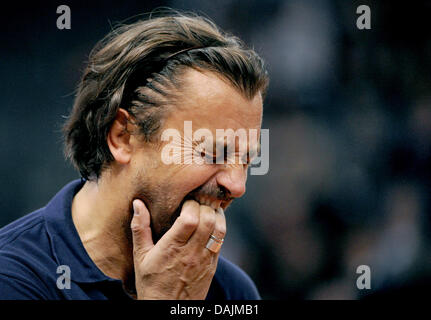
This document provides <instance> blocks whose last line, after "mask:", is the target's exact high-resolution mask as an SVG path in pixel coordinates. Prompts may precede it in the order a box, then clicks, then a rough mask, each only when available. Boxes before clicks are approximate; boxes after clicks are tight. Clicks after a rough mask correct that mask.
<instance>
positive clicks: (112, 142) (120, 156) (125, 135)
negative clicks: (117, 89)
mask: <svg viewBox="0 0 431 320" xmlns="http://www.w3.org/2000/svg"><path fill="white" fill-rule="evenodd" d="M129 119H130V115H129V113H128V112H127V111H126V110H124V109H121V108H120V109H118V111H117V115H116V117H115V120H114V122H113V124H112V126H111V129H110V130H109V132H108V136H107V143H108V147H109V150H110V151H111V154H112V156H113V157H114V159H115V160H116V161H117V162H118V163H120V164H127V163H129V162H130V159H131V156H132V150H133V147H132V145H131V143H130V142H131V139H130V137H131V135H130V123H129V121H128V120H129Z"/></svg>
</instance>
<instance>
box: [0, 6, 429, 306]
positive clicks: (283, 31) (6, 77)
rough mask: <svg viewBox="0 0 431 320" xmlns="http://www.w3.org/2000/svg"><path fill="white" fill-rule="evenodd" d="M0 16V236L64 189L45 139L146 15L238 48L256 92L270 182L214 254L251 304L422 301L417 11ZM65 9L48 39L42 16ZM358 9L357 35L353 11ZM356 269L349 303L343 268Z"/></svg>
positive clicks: (254, 193)
mask: <svg viewBox="0 0 431 320" xmlns="http://www.w3.org/2000/svg"><path fill="white" fill-rule="evenodd" d="M20 3H21V2H18V1H16V4H9V5H8V6H3V4H2V10H1V11H2V12H1V13H0V24H1V28H0V37H1V41H0V84H1V86H0V97H1V102H0V103H1V116H0V150H1V158H0V182H1V184H0V208H1V214H0V226H3V225H6V224H7V223H9V222H11V221H13V220H15V219H17V218H19V217H21V216H23V215H25V214H26V213H29V212H30V211H33V210H35V209H37V208H39V207H42V206H44V205H45V204H46V203H47V202H48V201H49V199H50V198H51V197H52V196H53V195H54V194H55V193H56V192H57V191H58V190H59V189H60V188H61V187H62V186H63V185H65V184H66V183H67V182H68V181H70V180H72V179H76V178H78V177H79V175H78V174H77V172H75V171H74V170H73V168H72V167H71V165H70V164H68V163H67V162H66V161H65V160H64V157H63V155H62V139H61V132H60V128H61V125H62V123H63V121H64V116H66V115H67V114H68V112H69V110H70V108H71V106H72V103H73V98H74V89H75V87H76V85H77V83H78V81H79V78H80V75H81V71H82V70H83V67H84V63H85V61H86V59H87V57H88V54H89V52H90V50H91V48H92V47H93V46H94V45H95V43H96V42H97V41H98V40H100V39H101V38H102V37H103V36H104V35H105V34H106V33H108V32H109V31H110V30H111V27H112V25H115V23H117V22H120V21H123V20H124V19H126V18H129V17H131V16H135V15H137V14H143V13H147V12H149V11H151V10H153V9H154V8H156V7H158V6H169V7H171V8H174V9H182V10H193V11H195V12H198V13H203V14H205V15H207V16H208V17H210V18H211V19H213V20H214V21H215V22H216V23H217V24H218V25H219V26H220V27H221V28H223V29H224V30H226V31H229V32H232V33H234V34H236V35H238V36H240V37H241V38H242V39H243V40H245V41H246V42H247V43H249V44H250V45H251V46H253V47H254V48H255V50H256V51H258V52H259V53H260V54H261V55H262V56H263V57H264V59H265V60H266V61H267V64H268V69H269V73H270V76H271V84H270V89H269V92H268V95H267V100H266V102H265V110H264V123H263V128H268V129H269V131H270V170H269V172H268V174H266V175H264V176H250V177H249V181H248V184H247V189H248V192H247V193H246V195H245V196H244V197H243V198H242V199H241V200H238V201H237V203H236V204H234V205H233V206H232V209H230V210H229V211H228V212H227V213H228V214H227V219H228V235H227V240H226V243H225V245H224V248H223V251H222V252H223V254H224V255H225V256H226V257H228V258H230V259H231V260H233V261H234V262H236V263H237V264H239V265H240V266H241V267H242V268H243V269H244V270H246V271H247V272H248V273H249V274H250V276H251V277H252V278H253V279H254V280H255V282H256V284H257V286H258V288H259V290H260V292H261V295H262V297H263V298H264V299H358V298H363V297H380V296H388V295H389V296H393V295H405V296H410V297H411V296H412V295H421V294H422V293H423V292H424V290H427V289H428V288H429V287H431V286H428V283H430V282H429V280H428V279H429V275H430V274H431V272H430V270H431V255H429V254H428V253H429V251H430V244H431V232H430V230H431V229H430V228H431V223H430V222H431V214H430V197H429V194H430V191H431V190H430V189H431V188H430V187H431V185H430V181H431V179H430V178H431V174H430V173H431V172H430V163H431V162H430V156H431V78H430V75H431V33H430V30H431V2H421V1H416V2H411V1H409V2H406V1H404V2H396V1H346V0H334V1H325V0H321V1H304V0H293V1H278V0H267V1H262V0H247V1H234V0H217V1H201V0H192V1H154V0H153V1H149V0H147V1H118V2H110V1H43V2H42V1H34V2H32V3H31V4H20ZM62 4H66V5H68V6H69V7H70V8H71V17H72V25H71V27H72V28H71V30H58V29H57V27H56V20H57V17H58V16H59V15H58V14H56V8H57V7H58V6H59V5H62ZM361 4H366V5H368V6H370V8H371V30H359V29H358V28H357V27H356V20H357V18H358V16H359V15H358V14H356V8H357V7H358V6H359V5H361ZM359 265H368V266H370V268H371V289H370V290H358V288H357V287H356V279H357V277H358V276H359V275H358V274H356V268H357V266H359Z"/></svg>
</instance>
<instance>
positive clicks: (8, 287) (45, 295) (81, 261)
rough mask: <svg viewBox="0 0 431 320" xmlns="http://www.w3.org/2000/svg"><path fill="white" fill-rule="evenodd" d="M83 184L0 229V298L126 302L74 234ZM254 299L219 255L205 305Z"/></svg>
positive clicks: (118, 284)
mask: <svg viewBox="0 0 431 320" xmlns="http://www.w3.org/2000/svg"><path fill="white" fill-rule="evenodd" d="M83 184H84V181H80V180H75V181H72V182H70V183H69V184H68V185H66V186H65V187H64V188H63V189H62V190H60V191H59V192H58V193H57V195H55V196H54V198H53V199H51V201H50V202H49V203H48V205H47V206H46V207H44V208H41V209H39V210H37V211H35V212H32V213H30V214H28V215H26V216H24V217H22V218H20V219H18V220H16V221H14V222H12V223H11V224H9V225H7V226H5V227H3V228H2V229H0V299H3V300H4V299H20V300H21V299H48V300H58V299H74V300H92V299H97V300H105V299H131V297H130V296H129V295H128V294H127V293H126V292H125V291H124V290H123V285H122V281H121V280H118V279H113V278H110V277H108V276H106V275H105V274H104V273H103V272H102V271H100V270H99V268H97V266H96V265H95V264H94V262H93V261H92V260H91V259H90V257H89V256H88V254H87V252H86V250H85V248H84V246H83V244H82V242H81V239H80V238H79V235H78V232H77V231H76V228H75V225H74V223H73V220H72V214H71V205H72V199H73V197H74V196H75V194H76V193H77V192H78V191H79V189H80V188H81V187H82V186H83ZM60 266H67V267H68V268H69V270H70V281H67V279H65V277H66V276H67V274H68V272H67V270H65V269H64V267H60ZM59 267H60V268H59ZM62 268H63V269H62ZM57 272H58V273H57ZM57 282H58V283H57ZM67 283H70V286H68V285H67ZM257 299H260V296H259V293H258V291H257V289H256V286H255V285H254V283H253V281H252V280H251V279H250V278H249V277H248V275H247V274H245V272H244V271H242V270H241V269H240V268H239V267H238V266H236V265H234V264H233V263H232V262H230V261H228V260H227V259H225V258H223V257H222V256H220V259H219V262H218V266H217V271H216V273H215V276H214V278H213V281H212V283H211V287H210V290H209V293H208V296H207V300H257Z"/></svg>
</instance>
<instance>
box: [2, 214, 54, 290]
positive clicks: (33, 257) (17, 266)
mask: <svg viewBox="0 0 431 320" xmlns="http://www.w3.org/2000/svg"><path fill="white" fill-rule="evenodd" d="M42 211H43V209H39V210H37V211H35V212H32V213H30V214H28V215H26V216H24V217H22V218H20V219H18V220H16V221H14V222H12V223H10V224H8V225H6V226H5V227H3V228H1V229H0V299H44V298H45V295H44V291H46V290H44V289H45V287H46V282H45V281H46V278H48V277H49V274H50V272H49V271H50V270H47V268H49V265H50V264H49V263H47V262H49V260H51V259H50V257H48V255H47V252H46V248H47V246H49V239H48V235H47V233H46V229H45V224H44V219H43V216H42V215H41V212H42ZM54 272H55V270H54Z"/></svg>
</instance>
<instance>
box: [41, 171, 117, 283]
mask: <svg viewBox="0 0 431 320" xmlns="http://www.w3.org/2000/svg"><path fill="white" fill-rule="evenodd" d="M84 183H85V180H84V179H81V180H74V181H72V182H70V183H69V184H67V185H66V186H65V187H63V188H62V189H61V190H60V191H59V192H58V193H57V194H56V195H55V196H54V198H52V199H51V201H50V202H49V203H48V205H47V206H46V207H45V210H44V217H45V222H46V228H47V232H48V234H49V237H50V241H51V245H52V248H53V254H54V256H55V258H56V259H57V263H58V264H59V265H67V266H69V267H70V271H71V280H72V281H74V282H86V283H90V282H98V281H104V280H114V279H112V278H110V277H108V276H106V275H105V274H104V273H103V272H102V271H101V270H100V269H99V268H98V267H97V266H96V265H95V263H94V262H93V260H91V258H90V257H89V255H88V253H87V251H86V250H85V248H84V245H83V244H82V241H81V239H80V237H79V234H78V231H77V230H76V228H75V224H74V223H73V220H72V200H73V197H74V196H75V194H76V193H77V192H78V191H79V190H80V189H81V187H82V186H83V185H84Z"/></svg>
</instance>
